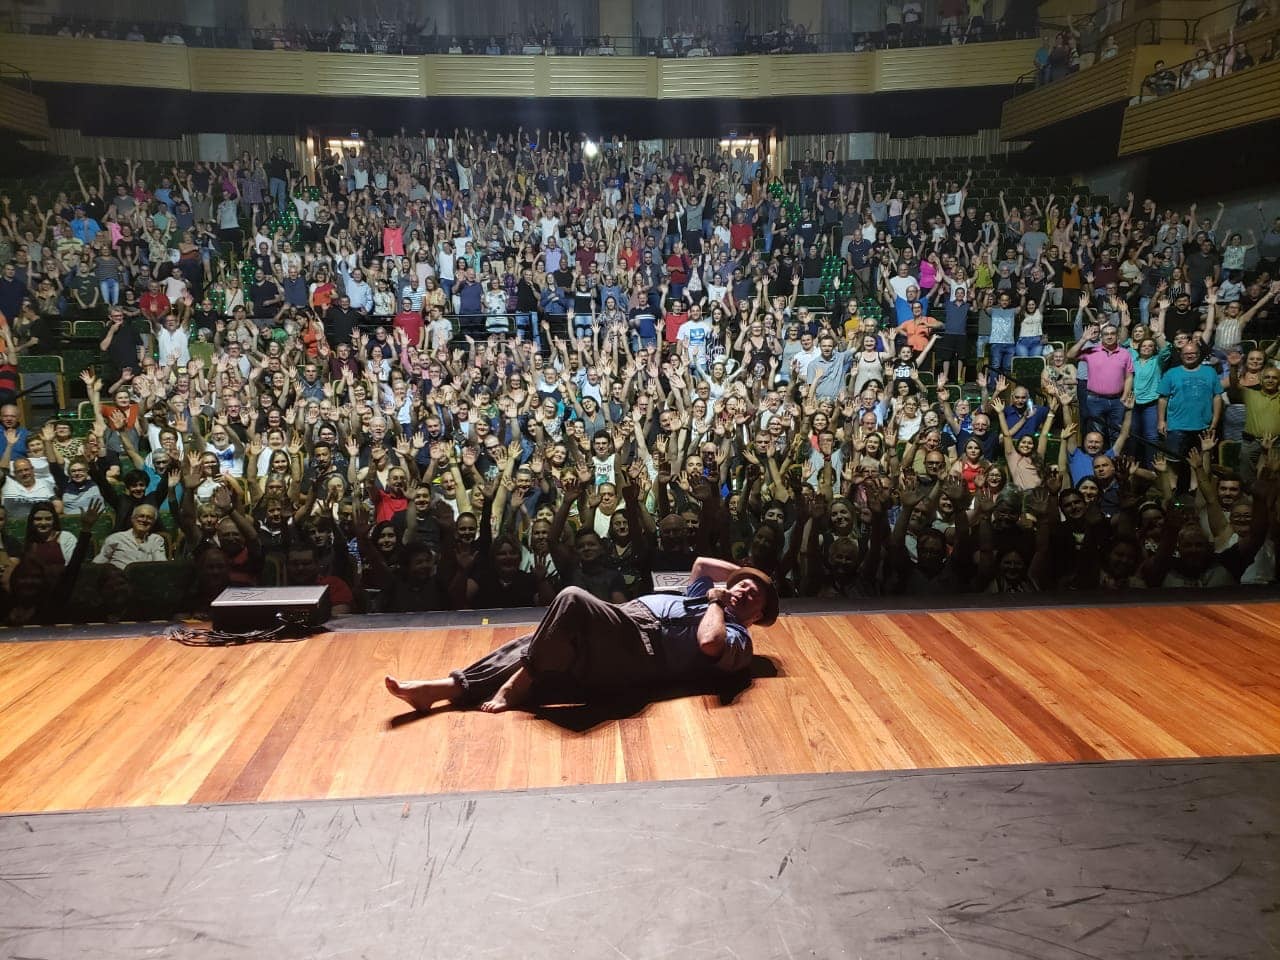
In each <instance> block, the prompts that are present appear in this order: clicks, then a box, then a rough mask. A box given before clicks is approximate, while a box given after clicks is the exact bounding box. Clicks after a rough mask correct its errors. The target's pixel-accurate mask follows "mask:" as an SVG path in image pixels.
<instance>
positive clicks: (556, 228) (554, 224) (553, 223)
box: [538, 214, 560, 247]
mask: <svg viewBox="0 0 1280 960" xmlns="http://www.w3.org/2000/svg"><path fill="white" fill-rule="evenodd" d="M538 229H539V230H541V231H542V245H543V246H544V247H545V246H546V245H547V241H548V240H550V239H551V238H552V237H554V236H556V235H557V234H558V233H559V232H560V218H559V217H556V216H548V215H547V214H543V216H542V218H541V219H540V220H539V221H538Z"/></svg>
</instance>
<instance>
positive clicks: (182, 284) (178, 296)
mask: <svg viewBox="0 0 1280 960" xmlns="http://www.w3.org/2000/svg"><path fill="white" fill-rule="evenodd" d="M161 286H163V287H164V295H165V296H166V297H168V298H169V302H170V303H181V302H182V301H183V300H185V299H186V297H187V281H186V280H185V279H184V278H183V276H182V271H181V270H178V269H175V270H174V271H173V273H171V274H169V276H167V277H165V278H164V280H163V281H161Z"/></svg>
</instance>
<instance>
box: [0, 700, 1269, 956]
mask: <svg viewBox="0 0 1280 960" xmlns="http://www.w3.org/2000/svg"><path fill="white" fill-rule="evenodd" d="M428 722H429V721H428ZM495 722H501V721H495ZM444 732H445V724H443V723H442V724H441V733H442V734H443V733H444ZM405 762H406V763H412V762H413V759H412V758H409V757H406V758H405ZM1278 797H1280V759H1277V758H1274V757H1268V758H1255V759H1230V760H1195V761H1161V762H1155V763H1112V764H1075V765H1065V766H1034V767H1004V768H987V769H967V770H950V771H929V772H908V773H887V774H886V773H865V774H830V775H826V776H805V777H789V778H781V779H779V778H767V779H766V778H759V779H750V780H736V781H735V780H709V781H700V782H687V781H686V782H681V783H662V784H644V785H632V786H622V787H584V788H575V789H562V790H549V791H538V792H527V793H487V794H471V795H460V796H437V797H409V798H404V797H400V798H384V799H376V800H375V799H365V800H347V801H336V800H335V801H328V800H326V801H316V802H306V803H275V804H256V805H228V806H216V807H153V808H131V809H120V810H109V811H99V812H90V813H66V814H42V815H16V816H9V817H5V818H2V819H0V844H2V845H3V850H4V860H3V864H4V865H3V875H2V876H0V953H3V954H4V955H5V956H9V957H23V958H35V957H40V958H51V957H58V958H69V957H94V958H101V960H107V958H142V957H165V958H172V960H189V958H233V957H253V958H255V960H256V958H260V957H264V956H270V957H272V958H273V960H283V958H295V957H296V958H308V960H313V958H318V957H323V958H326V960H329V958H348V957H350V958H355V957H361V958H384V957H385V958H395V960H400V958H406V957H414V958H441V960H458V958H478V957H498V956H502V957H518V958H521V960H543V958H547V960H563V958H565V957H583V958H589V960H594V958H610V957H620V958H627V960H657V958H660V957H662V958H678V960H700V958H708V960H709V958H728V960H764V958H783V960H795V958H801V957H815V958H822V960H829V958H836V957H850V958H853V957H866V958H908V957H910V958H935V957H936V958H943V957H956V958H966V957H968V958H984V960H1000V958H1034V960H1079V958H1093V960H1130V958H1152V960H1157V958H1158V960H1170V958H1174V957H1197V958H1228V957H1233V958H1261V957H1275V956H1278V955H1280V946H1278V944H1280V800H1277V798H1278Z"/></svg>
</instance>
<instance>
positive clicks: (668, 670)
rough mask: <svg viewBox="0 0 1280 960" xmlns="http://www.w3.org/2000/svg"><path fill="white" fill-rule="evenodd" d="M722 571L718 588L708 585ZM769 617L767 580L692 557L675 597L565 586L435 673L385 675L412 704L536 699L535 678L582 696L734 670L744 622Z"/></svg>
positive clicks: (774, 602)
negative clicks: (530, 615)
mask: <svg viewBox="0 0 1280 960" xmlns="http://www.w3.org/2000/svg"><path fill="white" fill-rule="evenodd" d="M720 577H724V578H725V581H726V582H725V586H724V587H716V586H714V585H713V582H714V580H715V579H718V578H720ZM777 618H778V591H777V588H776V587H775V586H774V583H773V579H772V578H771V577H770V576H769V575H768V574H766V573H764V572H763V571H760V570H757V569H755V568H754V567H739V566H737V565H736V564H733V563H728V562H726V561H723V560H715V559H711V558H708V557H699V558H698V559H697V560H695V561H694V564H693V569H692V570H691V571H690V572H689V581H688V584H687V586H686V587H685V592H684V595H683V596H675V595H672V594H650V595H648V596H643V597H640V598H639V599H636V600H630V601H628V602H626V603H622V604H612V603H606V602H605V601H603V600H599V599H597V598H595V597H593V596H592V595H591V594H590V593H588V592H587V591H585V590H582V589H580V588H578V587H567V588H565V589H564V590H562V591H560V593H559V594H558V595H557V596H556V598H555V600H553V601H552V603H551V605H550V606H549V607H548V608H547V612H546V615H545V616H544V617H543V618H542V622H541V623H539V624H538V627H537V629H536V630H534V632H533V633H532V634H529V635H528V636H524V637H519V638H517V639H515V640H512V641H511V642H510V643H507V644H505V645H503V646H501V647H499V648H498V649H497V650H495V651H493V652H492V653H490V654H489V655H488V656H486V657H483V658H482V659H480V660H478V661H477V662H476V663H474V664H472V665H471V666H469V667H466V668H465V669H462V670H455V671H453V672H452V673H450V674H449V676H447V677H443V678H440V679H437V680H415V681H399V680H396V679H394V678H393V677H387V678H386V684H387V690H388V691H390V693H391V694H392V695H393V696H396V697H399V698H400V699H401V700H403V701H405V702H406V703H408V704H409V705H410V706H412V707H414V708H415V709H417V710H421V711H426V710H429V709H431V707H432V706H433V705H434V704H436V703H438V702H439V701H441V700H447V701H449V702H450V703H452V704H455V705H458V706H476V705H479V707H480V709H481V710H483V711H485V712H486V713H500V712H502V711H504V710H509V709H511V708H513V707H518V706H521V705H522V704H524V703H527V702H531V701H532V702H536V697H537V695H538V687H539V685H540V684H547V683H557V684H559V683H563V682H566V681H567V682H568V683H570V684H571V685H573V686H574V687H576V688H579V689H580V690H581V692H582V693H583V694H585V695H586V696H588V697H590V696H591V695H593V694H597V693H599V692H600V691H603V690H608V689H610V688H612V689H620V688H629V687H634V686H637V685H642V684H645V683H652V682H655V681H659V680H664V679H671V678H675V677H688V676H698V675H707V674H711V675H715V674H718V673H735V672H738V671H741V670H745V669H746V668H747V667H748V666H749V665H750V663H751V652H752V648H751V633H750V628H751V627H752V626H753V625H754V624H757V623H758V624H760V625H762V626H769V625H770V624H772V623H773V622H774V621H775V620H777Z"/></svg>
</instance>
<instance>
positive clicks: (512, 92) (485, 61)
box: [423, 54, 546, 97]
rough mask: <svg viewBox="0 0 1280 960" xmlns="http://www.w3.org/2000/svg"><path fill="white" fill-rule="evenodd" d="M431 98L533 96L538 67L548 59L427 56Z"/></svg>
mask: <svg viewBox="0 0 1280 960" xmlns="http://www.w3.org/2000/svg"><path fill="white" fill-rule="evenodd" d="M423 59H424V60H425V61H426V74H425V78H426V89H427V94H428V96H438V97H532V96H536V95H537V94H536V90H535V76H534V70H535V64H536V63H537V61H539V60H545V59H546V58H545V57H483V56H481V57H467V56H454V55H447V54H446V55H441V56H431V57H424V58H423Z"/></svg>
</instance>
